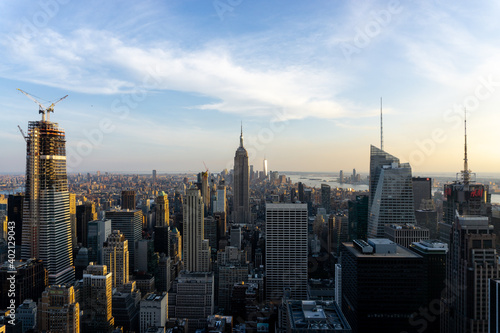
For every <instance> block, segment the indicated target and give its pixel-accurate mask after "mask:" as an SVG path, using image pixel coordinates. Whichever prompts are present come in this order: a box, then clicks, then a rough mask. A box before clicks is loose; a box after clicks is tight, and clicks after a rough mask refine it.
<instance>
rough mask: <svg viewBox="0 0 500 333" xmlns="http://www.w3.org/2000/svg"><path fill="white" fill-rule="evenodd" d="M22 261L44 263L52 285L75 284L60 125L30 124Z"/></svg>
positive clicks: (27, 144)
mask: <svg viewBox="0 0 500 333" xmlns="http://www.w3.org/2000/svg"><path fill="white" fill-rule="evenodd" d="M26 146H27V156H26V191H25V197H24V207H23V209H24V212H23V232H22V249H21V257H22V258H23V259H30V258H37V259H41V260H42V261H43V264H44V265H45V267H46V268H47V271H48V273H49V284H62V283H72V282H73V281H74V279H75V272H74V268H73V247H72V239H71V219H70V212H69V192H68V178H67V175H66V140H65V134H64V130H63V129H61V128H59V126H58V124H57V123H53V122H51V121H46V120H45V114H44V117H43V118H42V121H30V122H29V124H28V135H27V137H26Z"/></svg>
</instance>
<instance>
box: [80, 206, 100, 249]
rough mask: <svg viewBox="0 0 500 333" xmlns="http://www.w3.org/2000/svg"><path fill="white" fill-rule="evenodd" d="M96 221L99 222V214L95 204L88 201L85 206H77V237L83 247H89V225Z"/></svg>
mask: <svg viewBox="0 0 500 333" xmlns="http://www.w3.org/2000/svg"><path fill="white" fill-rule="evenodd" d="M95 220H97V212H96V211H95V204H94V203H93V202H91V201H87V202H85V204H83V205H78V206H76V237H77V240H78V243H80V244H82V246H83V247H88V241H87V237H88V224H89V222H90V221H95Z"/></svg>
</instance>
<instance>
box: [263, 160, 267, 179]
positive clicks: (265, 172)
mask: <svg viewBox="0 0 500 333" xmlns="http://www.w3.org/2000/svg"><path fill="white" fill-rule="evenodd" d="M262 170H263V172H264V177H265V178H267V160H266V158H265V157H264V166H263V168H262Z"/></svg>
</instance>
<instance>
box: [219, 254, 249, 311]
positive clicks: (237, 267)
mask: <svg viewBox="0 0 500 333" xmlns="http://www.w3.org/2000/svg"><path fill="white" fill-rule="evenodd" d="M217 269H218V273H219V276H218V280H219V281H218V284H219V285H218V288H217V289H218V295H217V296H218V297H217V301H218V306H219V309H221V308H222V309H224V312H225V313H229V311H230V310H231V295H232V291H233V287H234V285H235V284H236V283H241V282H244V283H246V282H248V265H246V264H241V263H231V264H226V265H219V266H218V267H217Z"/></svg>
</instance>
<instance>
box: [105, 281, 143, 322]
mask: <svg viewBox="0 0 500 333" xmlns="http://www.w3.org/2000/svg"><path fill="white" fill-rule="evenodd" d="M129 291H130V290H129ZM129 291H127V292H116V293H114V294H113V301H112V312H111V314H112V315H113V318H115V326H122V327H123V332H130V331H135V332H138V331H139V304H140V299H141V297H140V292H137V291H135V292H134V291H130V292H129Z"/></svg>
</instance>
